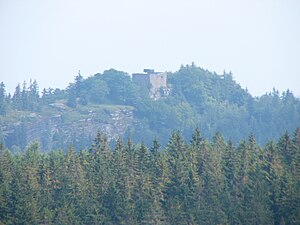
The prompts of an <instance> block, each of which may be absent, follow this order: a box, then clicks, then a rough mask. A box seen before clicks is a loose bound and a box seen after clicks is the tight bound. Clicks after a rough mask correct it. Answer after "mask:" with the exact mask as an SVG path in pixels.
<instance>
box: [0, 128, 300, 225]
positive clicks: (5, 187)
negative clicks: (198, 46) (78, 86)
mask: <svg viewBox="0 0 300 225" xmlns="http://www.w3.org/2000/svg"><path fill="white" fill-rule="evenodd" d="M299 162H300V129H297V130H296V131H295V132H294V134H292V135H291V134H289V133H285V134H284V135H282V137H281V138H280V139H279V140H278V142H277V143H275V142H273V141H271V142H269V143H268V144H267V145H266V146H265V147H260V146H259V145H258V144H257V143H256V141H255V138H254V136H253V134H250V136H249V138H248V140H243V141H241V142H240V143H239V144H238V145H234V144H233V143H232V142H231V141H229V142H226V141H224V139H223V137H222V135H221V134H220V133H217V134H215V135H214V137H213V140H212V141H208V140H207V139H205V138H204V137H203V136H202V135H201V133H200V132H199V130H198V129H196V130H195V131H194V133H193V135H192V138H191V141H188V140H185V139H184V138H183V137H182V135H181V134H180V133H179V132H176V133H173V134H172V135H171V137H170V138H169V140H168V144H167V146H166V147H165V148H160V144H159V143H158V142H157V140H156V139H155V140H154V141H153V144H152V146H151V147H149V148H148V147H146V146H145V145H144V144H143V143H139V144H135V143H133V142H132V141H131V139H128V140H127V141H126V142H122V140H121V139H119V140H117V141H116V144H115V146H114V147H113V148H111V147H110V146H109V143H108V142H107V138H106V136H105V135H103V134H101V133H98V134H97V136H96V138H95V140H94V142H93V145H92V146H91V147H90V148H89V149H87V150H81V151H78V152H76V151H75V150H74V148H73V147H72V146H70V148H69V150H68V151H67V152H66V153H63V152H62V151H60V150H56V151H52V152H49V153H42V152H40V151H39V146H38V144H36V143H34V144H32V145H30V146H29V147H28V148H27V149H26V151H25V152H24V153H22V154H11V153H10V151H9V150H8V149H6V148H5V147H4V146H3V145H0V224H180V225H181V224H278V225H280V224H299V223H300V179H299V178H300V164H299Z"/></svg>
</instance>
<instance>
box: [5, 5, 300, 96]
mask: <svg viewBox="0 0 300 225" xmlns="http://www.w3.org/2000/svg"><path fill="white" fill-rule="evenodd" d="M191 62H195V64H196V65H198V66H200V67H203V68H206V69H208V70H210V71H216V72H217V73H223V70H225V71H232V73H233V76H234V78H235V79H236V81H237V82H238V83H240V84H241V85H242V87H247V88H248V90H249V91H250V93H252V94H254V95H261V94H264V93H265V92H267V91H271V90H272V87H273V86H275V87H276V88H278V89H279V90H280V91H284V90H286V89H287V88H290V89H291V90H292V91H293V92H294V93H295V95H297V96H300V1H299V0H182V1H179V0H147V1H146V0H126V1H125V0H109V1H108V0H107V1H104V0H97V1H96V0H95V1H91V0H70V1H68V0H19V1H18V0H0V81H4V83H5V84H6V87H7V90H8V91H10V92H12V91H13V90H14V88H15V86H16V85H17V83H18V82H20V83H22V82H23V81H24V80H26V81H27V82H29V78H33V79H36V80H37V81H38V83H39V86H40V89H42V88H44V87H49V86H51V87H59V88H65V87H66V86H67V85H68V83H69V82H70V81H73V78H74V76H75V75H76V74H77V71H78V70H79V69H80V70H81V74H82V75H83V76H84V77H88V76H90V75H93V74H95V73H97V72H101V73H102V72H103V70H106V69H109V68H115V69H118V70H122V71H125V72H129V73H132V72H140V71H142V69H143V68H154V69H156V70H160V71H176V70H178V69H179V67H180V65H181V64H184V65H185V64H190V63H191Z"/></svg>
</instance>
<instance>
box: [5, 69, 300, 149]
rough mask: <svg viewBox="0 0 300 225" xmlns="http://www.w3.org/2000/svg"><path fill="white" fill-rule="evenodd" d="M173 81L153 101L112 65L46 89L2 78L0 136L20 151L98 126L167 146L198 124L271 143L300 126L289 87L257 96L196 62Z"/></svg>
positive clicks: (86, 138) (79, 142)
mask: <svg viewBox="0 0 300 225" xmlns="http://www.w3.org/2000/svg"><path fill="white" fill-rule="evenodd" d="M167 85H168V90H170V93H169V94H168V96H165V97H162V98H160V99H157V100H154V99H152V98H150V96H149V90H148V89H147V88H144V87H141V86H139V85H137V84H136V83H134V82H133V81H132V79H131V76H130V75H129V74H127V73H125V72H122V71H117V70H114V69H110V70H106V71H104V72H103V73H102V74H100V73H98V74H95V75H93V76H90V77H88V78H86V79H84V78H83V77H82V75H81V74H80V73H79V74H78V75H76V76H75V79H74V81H73V82H71V83H70V85H69V86H68V87H67V88H66V89H62V90H61V89H58V88H56V89H54V88H48V89H43V90H42V91H41V94H40V91H39V87H38V83H37V82H36V81H33V82H30V84H28V85H27V84H26V83H24V84H23V85H22V86H21V85H18V86H17V87H16V88H15V91H14V93H13V94H12V95H11V94H7V93H6V92H5V84H4V83H1V85H0V118H1V119H0V128H1V129H0V141H1V142H2V143H4V144H5V146H7V147H9V148H10V149H13V150H14V151H20V150H24V149H25V147H26V146H27V145H28V143H30V142H32V141H38V142H40V146H41V148H42V149H43V150H51V149H56V148H62V149H65V150H66V149H68V146H69V145H70V144H73V145H74V146H75V147H76V149H81V148H86V147H88V146H89V145H91V143H92V141H93V137H94V135H95V133H96V130H97V129H99V130H101V131H104V132H105V133H107V132H108V131H109V133H107V135H108V139H109V140H114V141H116V139H117V137H118V136H121V137H128V136H131V137H132V139H133V140H134V141H136V142H140V141H143V142H144V143H145V144H147V145H148V146H149V145H150V144H151V142H152V140H153V137H157V139H158V140H159V141H160V143H161V144H162V145H166V144H167V140H168V137H169V136H170V135H171V134H172V131H174V130H180V131H181V132H182V134H183V136H184V137H185V138H188V137H190V136H191V135H192V133H193V130H194V129H195V128H196V127H198V128H199V129H200V130H201V132H202V134H203V135H204V136H205V137H207V138H209V139H210V140H211V139H212V137H213V136H214V135H215V133H216V132H221V133H222V134H223V135H224V138H225V139H226V140H229V139H230V140H232V141H233V142H234V143H239V142H240V141H241V140H243V139H245V138H247V137H248V135H249V134H250V133H251V132H253V134H254V135H255V137H256V140H257V142H258V143H260V144H265V143H267V141H269V140H271V139H278V138H279V137H280V135H281V134H282V133H283V132H285V131H289V132H293V131H294V130H295V129H296V128H297V127H299V126H300V101H299V99H298V98H296V97H295V96H294V95H293V93H292V92H291V91H290V90H287V91H285V92H283V93H279V92H278V91H277V90H276V89H273V90H272V91H271V92H267V93H266V94H265V95H262V96H260V97H253V96H252V95H251V94H250V93H249V92H248V91H247V89H243V88H241V86H240V85H239V84H238V83H237V82H236V81H235V80H234V79H233V76H232V74H231V73H226V72H224V73H223V74H221V75H218V74H216V73H214V72H210V71H208V70H205V69H202V68H200V67H197V66H196V65H194V64H192V65H186V66H181V68H180V69H179V70H178V71H176V72H174V73H167ZM114 121H117V122H114ZM80 127H81V128H82V129H81V130H80V129H78V128H80ZM83 128H84V129H83Z"/></svg>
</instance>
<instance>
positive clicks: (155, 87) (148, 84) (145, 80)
mask: <svg viewBox="0 0 300 225" xmlns="http://www.w3.org/2000/svg"><path fill="white" fill-rule="evenodd" d="M132 81H133V82H134V83H135V84H137V85H139V86H141V87H144V88H146V89H148V90H149V95H150V98H152V99H154V100H157V99H159V98H161V97H164V96H168V95H169V92H170V89H169V88H168V86H167V73H166V72H155V71H154V70H153V69H144V73H133V74H132Z"/></svg>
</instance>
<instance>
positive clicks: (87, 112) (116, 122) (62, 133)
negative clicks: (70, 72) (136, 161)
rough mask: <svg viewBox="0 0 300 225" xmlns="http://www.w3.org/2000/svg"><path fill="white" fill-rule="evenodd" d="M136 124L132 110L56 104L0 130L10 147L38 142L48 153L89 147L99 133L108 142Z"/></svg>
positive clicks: (11, 122) (127, 108) (29, 114)
mask: <svg viewBox="0 0 300 225" xmlns="http://www.w3.org/2000/svg"><path fill="white" fill-rule="evenodd" d="M45 111H46V113H45ZM133 123H134V119H133V109H132V108H131V107H127V106H94V107H90V106H89V107H82V108H78V109H76V110H74V109H71V108H69V107H67V106H65V105H64V104H61V103H55V104H52V105H50V106H49V108H47V109H46V110H43V113H33V112H31V113H23V114H21V115H18V116H16V117H15V118H14V121H3V122H2V125H1V129H2V136H3V138H2V139H4V141H5V144H6V146H7V147H9V148H21V149H23V148H24V147H25V146H26V145H28V144H29V143H30V142H34V141H38V142H39V143H40V145H41V149H42V150H44V151H46V150H50V149H56V148H62V149H66V148H68V146H69V145H70V144H73V145H75V147H76V148H82V147H84V146H89V145H90V144H91V143H92V141H93V139H94V137H95V135H96V133H97V131H101V132H103V133H105V134H106V135H107V138H108V140H109V141H110V140H113V139H117V138H118V137H119V136H122V135H123V134H124V133H125V132H126V130H127V129H128V127H129V126H130V125H131V124H133ZM13 146H14V147H13Z"/></svg>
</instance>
